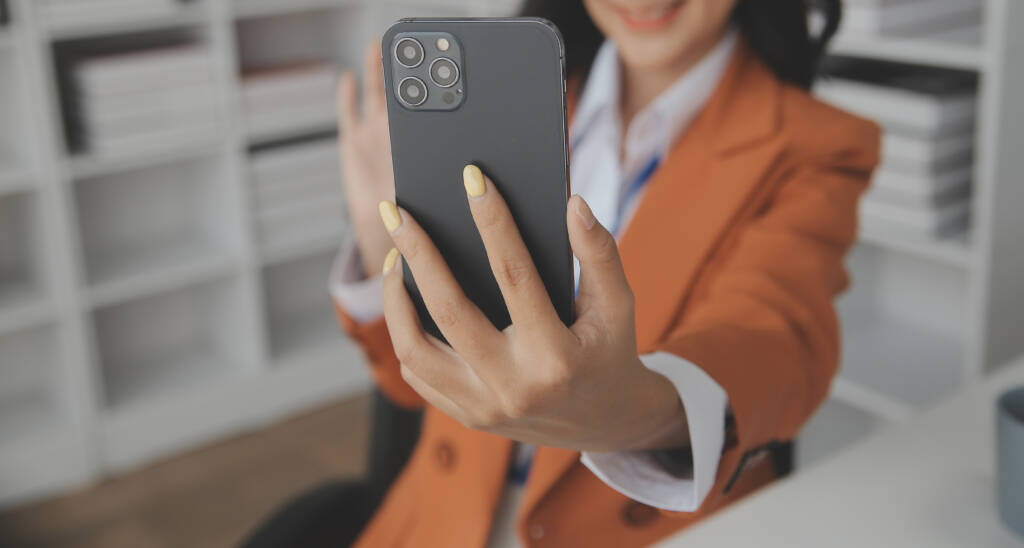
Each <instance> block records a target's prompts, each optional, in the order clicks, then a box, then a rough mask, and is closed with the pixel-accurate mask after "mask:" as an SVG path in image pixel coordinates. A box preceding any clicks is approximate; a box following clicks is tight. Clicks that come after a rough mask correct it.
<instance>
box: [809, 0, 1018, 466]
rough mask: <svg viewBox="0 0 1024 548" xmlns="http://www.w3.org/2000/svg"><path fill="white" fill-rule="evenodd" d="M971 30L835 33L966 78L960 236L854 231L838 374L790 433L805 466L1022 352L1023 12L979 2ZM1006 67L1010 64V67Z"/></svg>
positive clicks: (870, 50) (883, 56)
mask: <svg viewBox="0 0 1024 548" xmlns="http://www.w3.org/2000/svg"><path fill="white" fill-rule="evenodd" d="M983 10H984V11H983V18H982V23H981V26H980V27H973V28H967V29H961V30H957V31H951V32H946V33H943V34H939V35H931V36H916V37H913V38H900V37H892V36H881V37H877V36H873V37H856V36H850V35H844V34H841V35H840V37H839V38H838V39H837V40H836V41H835V42H834V43H833V45H832V50H831V51H832V53H834V54H839V55H843V56H848V57H856V58H863V59H872V60H880V61H892V62H900V63H908V64H914V65H920V66H928V67H936V68H944V69H958V70H965V71H971V72H974V73H976V74H977V76H978V90H977V91H978V104H977V112H976V123H975V139H974V141H975V146H974V148H975V157H974V176H973V181H972V184H973V194H972V211H971V228H970V231H969V232H968V234H966V235H962V236H957V237H953V238H947V239H944V240H937V241H934V240H929V241H925V240H908V239H906V238H900V237H893V236H892V235H890V234H887V233H885V232H884V231H879V230H877V229H875V227H871V226H865V227H863V228H862V233H861V238H860V240H861V243H860V244H859V245H858V247H857V248H856V249H855V250H854V252H853V254H852V255H851V258H850V261H849V269H850V273H851V275H852V278H853V286H852V289H851V291H850V292H849V294H848V295H846V296H844V298H843V299H842V301H841V303H840V315H841V317H842V320H843V352H842V369H841V371H840V376H839V379H838V381H837V382H836V383H835V385H834V388H833V392H832V398H831V400H830V402H829V403H828V404H826V406H825V407H824V408H823V410H822V411H821V412H820V413H819V414H818V415H817V416H816V417H815V418H814V419H813V420H812V422H811V424H810V425H809V427H808V428H807V430H806V431H805V432H804V434H803V435H802V436H801V439H800V444H799V445H798V447H799V449H798V455H799V457H800V461H801V462H802V463H803V464H806V463H810V462H814V461H815V460H817V459H820V458H823V457H824V456H827V455H828V454H831V453H832V452H834V451H835V450H837V449H838V448H840V447H842V446H844V445H846V444H848V443H852V442H853V441H854V440H856V439H859V438H860V437H862V435H863V433H864V432H865V431H866V430H868V431H869V430H871V429H874V428H876V427H878V426H881V425H884V424H887V423H890V422H894V421H896V422H899V421H903V420H906V419H907V418H909V417H911V416H913V415H914V414H916V413H918V412H919V411H920V410H922V409H923V408H926V407H927V406H929V405H930V404H932V403H933V402H936V401H937V400H938V399H940V398H942V397H944V396H948V395H949V394H951V393H953V392H954V391H956V390H958V389H960V388H962V387H963V386H964V385H965V384H968V383H971V382H974V381H975V380H977V379H978V378H979V377H980V376H981V375H983V374H984V373H985V372H987V371H989V370H991V369H992V368H993V367H995V366H998V365H999V364H1001V363H1004V362H1006V361H1007V360H1008V359H1009V358H1011V357H1012V356H1015V355H1017V354H1019V353H1021V352H1024V337H1021V336H1020V335H1021V333H1022V331H1021V326H1020V323H1019V318H1020V311H1021V310H1024V246H1021V245H1020V242H1019V238H1020V236H1021V235H1024V217H1021V215H1020V214H1019V208H1020V206H1021V204H1024V184H1022V183H1024V181H1022V180H1021V179H1022V177H1024V159H1022V157H1021V154H1020V151H1021V150H1024V130H1022V129H1021V128H1022V127H1024V109H1021V107H1020V105H1018V104H1016V99H1015V98H1018V97H1020V96H1021V93H1022V92H1024V66H1022V65H1021V64H1020V63H1019V58H1020V55H1021V54H1022V53H1024V40H1022V38H1020V36H1019V33H1018V32H1016V29H1017V28H1018V27H1019V26H1020V24H1021V23H1022V22H1024V5H1022V4H1021V3H1020V2H1015V1H1014V0H986V2H985V3H984V8H983ZM1015 59H1016V60H1017V61H1015Z"/></svg>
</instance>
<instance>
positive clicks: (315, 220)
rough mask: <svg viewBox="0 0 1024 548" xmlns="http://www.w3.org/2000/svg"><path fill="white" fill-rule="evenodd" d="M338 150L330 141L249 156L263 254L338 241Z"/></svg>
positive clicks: (341, 216) (342, 215) (341, 213)
mask: <svg viewBox="0 0 1024 548" xmlns="http://www.w3.org/2000/svg"><path fill="white" fill-rule="evenodd" d="M337 147H338V142H337V140H336V139H334V138H330V139H316V140H312V141H300V142H296V143H289V144H285V145H279V146H268V147H266V148H258V149H255V150H254V151H253V153H252V155H251V156H250V160H249V168H250V175H251V180H252V185H253V196H254V199H255V205H256V208H255V209H256V229H257V234H258V239H259V245H260V247H261V248H262V249H263V250H264V252H265V253H268V254H273V253H277V252H281V251H287V250H288V249H290V248H296V247H302V246H303V245H307V244H310V243H319V242H325V241H327V242H329V241H334V242H340V241H341V236H342V234H343V233H344V229H345V219H346V210H345V203H344V196H343V194H342V191H341V175H340V169H339V166H338V148H337Z"/></svg>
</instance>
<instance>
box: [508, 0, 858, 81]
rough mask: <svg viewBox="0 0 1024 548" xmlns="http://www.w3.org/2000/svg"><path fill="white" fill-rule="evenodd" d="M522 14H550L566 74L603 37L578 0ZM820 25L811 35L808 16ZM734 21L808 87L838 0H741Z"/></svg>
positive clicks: (783, 76) (590, 55) (780, 72)
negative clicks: (558, 32) (559, 37)
mask: <svg viewBox="0 0 1024 548" xmlns="http://www.w3.org/2000/svg"><path fill="white" fill-rule="evenodd" d="M522 15H524V16H532V17H544V18H546V19H549V20H550V21H551V22H553V23H554V24H555V25H557V26H558V28H559V30H561V31H562V37H563V38H564V39H565V48H566V69H567V71H568V73H569V74H572V75H575V74H582V75H584V76H586V74H587V73H588V72H589V70H590V65H591V63H593V61H594V56H595V55H597V50H598V48H600V47H601V43H602V42H603V41H604V35H602V34H601V31H600V30H598V29H597V27H596V26H595V25H594V22H593V21H592V20H591V19H590V15H589V14H588V13H587V10H586V8H585V7H584V6H583V2H582V0H527V1H526V3H525V4H524V6H523V9H522ZM812 16H814V17H817V18H818V20H817V21H815V22H816V23H818V24H817V25H814V26H820V31H819V32H818V34H817V36H812V34H811V31H810V29H809V27H810V26H811V25H810V24H809V19H810V18H811V17H812ZM732 17H733V21H735V23H736V24H737V26H738V27H739V29H740V31H741V32H742V33H743V35H744V37H745V38H746V40H747V43H748V44H749V45H750V48H751V49H752V50H754V52H756V53H757V54H758V56H760V58H761V60H762V61H763V62H764V63H765V64H766V65H767V66H768V68H770V69H771V70H772V72H774V73H775V75H776V76H777V77H778V78H779V79H780V80H783V81H785V82H789V83H791V84H793V85H796V86H799V87H802V88H804V89H808V88H810V87H811V83H812V82H813V81H814V78H815V76H817V74H818V68H819V65H820V63H821V59H822V56H823V55H824V53H825V47H826V46H827V45H828V42H829V40H831V38H832V36H833V35H834V34H835V32H836V30H837V29H838V28H839V20H840V19H841V17H842V5H841V3H840V0H739V1H738V2H737V4H736V9H735V11H734V12H733V15H732Z"/></svg>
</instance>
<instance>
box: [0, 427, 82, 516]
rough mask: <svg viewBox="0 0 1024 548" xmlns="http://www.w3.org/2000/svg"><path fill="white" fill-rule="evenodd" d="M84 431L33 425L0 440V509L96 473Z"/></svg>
mask: <svg viewBox="0 0 1024 548" xmlns="http://www.w3.org/2000/svg"><path fill="white" fill-rule="evenodd" d="M92 463H93V457H92V456H91V453H90V446H89V443H88V441H87V434H86V433H85V432H83V431H81V430H76V429H74V428H70V427H57V428H54V427H52V426H51V427H50V428H45V429H36V430H34V431H33V432H32V433H31V434H30V435H29V436H28V437H25V438H21V439H18V440H17V441H14V442H12V443H8V444H2V443H0V470H2V471H3V480H2V482H3V489H0V509H5V508H7V507H14V506H16V505H22V504H25V503H28V502H31V501H34V500H37V499H40V498H43V497H47V496H55V495H59V494H60V493H62V492H66V491H67V490H68V489H69V488H73V487H76V486H82V485H85V484H87V483H88V482H89V481H91V480H92V479H93V478H94V477H95V473H96V471H95V469H94V468H93V464H92Z"/></svg>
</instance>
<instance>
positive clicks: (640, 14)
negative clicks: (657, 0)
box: [627, 2, 679, 21]
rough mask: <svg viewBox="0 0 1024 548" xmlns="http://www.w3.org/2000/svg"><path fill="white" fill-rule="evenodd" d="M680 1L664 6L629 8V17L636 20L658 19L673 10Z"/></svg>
mask: <svg viewBox="0 0 1024 548" xmlns="http://www.w3.org/2000/svg"><path fill="white" fill-rule="evenodd" d="M678 4H679V3H678V2H672V3H670V4H665V5H663V6H657V7H651V8H644V9H641V10H629V11H628V12H627V13H628V14H629V18H630V19H633V20H634V21H657V20H658V19H661V18H662V17H664V16H666V15H668V14H669V13H670V12H671V11H672V10H674V9H675V8H676V6H677V5H678Z"/></svg>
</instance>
